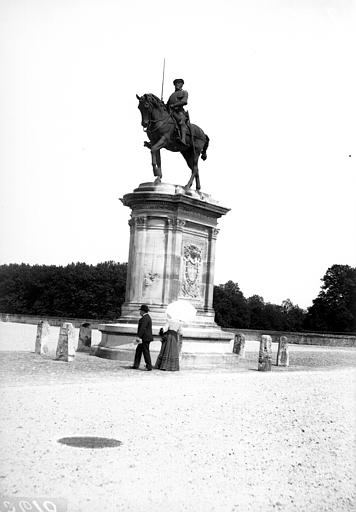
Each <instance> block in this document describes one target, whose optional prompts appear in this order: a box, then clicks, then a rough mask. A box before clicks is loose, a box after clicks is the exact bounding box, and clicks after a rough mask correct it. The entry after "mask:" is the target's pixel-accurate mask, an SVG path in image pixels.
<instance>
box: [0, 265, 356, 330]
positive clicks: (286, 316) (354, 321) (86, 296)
mask: <svg viewBox="0 0 356 512" xmlns="http://www.w3.org/2000/svg"><path fill="white" fill-rule="evenodd" d="M126 272H127V264H126V263H116V262H113V261H108V262H104V263H99V264H97V265H88V264H86V263H71V264H70V265H67V266H55V265H28V264H9V265H0V312H2V313H9V314H11V313H12V314H24V315H39V316H59V317H68V318H90V319H106V320H114V319H117V318H118V317H119V316H120V314H121V305H122V303H123V302H124V300H125V288H126ZM321 281H322V285H321V290H320V293H319V295H318V296H317V297H316V298H315V299H314V301H313V304H312V306H311V307H309V308H308V310H303V309H302V308H300V307H299V306H298V305H295V304H293V303H292V302H291V300H289V299H286V300H285V301H283V302H282V304H281V305H277V304H271V303H269V302H265V301H264V299H263V297H261V296H259V295H253V296H252V297H248V298H246V297H244V295H243V292H242V291H241V290H240V288H239V285H238V283H234V282H233V281H228V282H227V283H225V284H221V285H219V286H215V287H214V299H213V307H214V309H215V320H216V322H217V323H218V324H219V325H221V326H222V327H230V328H237V329H238V328H241V329H266V330H281V331H294V332H295V331H325V332H355V331H356V268H353V267H350V266H348V265H333V266H332V267H330V268H329V269H328V270H327V272H326V274H325V275H324V277H323V278H322V280H321Z"/></svg>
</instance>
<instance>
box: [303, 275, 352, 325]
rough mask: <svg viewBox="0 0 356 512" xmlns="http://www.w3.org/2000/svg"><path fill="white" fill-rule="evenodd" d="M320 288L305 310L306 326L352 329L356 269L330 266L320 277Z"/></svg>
mask: <svg viewBox="0 0 356 512" xmlns="http://www.w3.org/2000/svg"><path fill="white" fill-rule="evenodd" d="M322 282H323V284H322V286H321V291H320V293H319V295H318V297H317V298H316V299H315V300H313V305H312V306H311V307H310V308H309V309H308V313H307V317H306V320H305V327H306V328H307V329H314V330H319V331H334V332H355V331H356V268H353V267H350V266H349V265H333V266H332V267H330V268H328V270H327V272H326V274H325V275H324V277H323V278H322Z"/></svg>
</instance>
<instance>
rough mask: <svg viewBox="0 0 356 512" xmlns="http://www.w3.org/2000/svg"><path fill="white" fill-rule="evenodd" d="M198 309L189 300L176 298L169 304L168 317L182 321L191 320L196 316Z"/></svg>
mask: <svg viewBox="0 0 356 512" xmlns="http://www.w3.org/2000/svg"><path fill="white" fill-rule="evenodd" d="M196 313H197V310H196V309H195V307H194V306H193V305H192V304H191V303H190V302H188V301H187V300H182V299H180V300H176V301H175V302H171V303H170V304H169V305H168V306H167V310H166V314H167V318H170V319H172V320H177V321H180V322H190V321H191V320H193V319H194V318H195V315H196Z"/></svg>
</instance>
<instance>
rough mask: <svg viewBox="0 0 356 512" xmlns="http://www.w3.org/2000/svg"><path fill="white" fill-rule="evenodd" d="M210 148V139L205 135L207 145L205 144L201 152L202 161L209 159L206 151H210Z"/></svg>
mask: <svg viewBox="0 0 356 512" xmlns="http://www.w3.org/2000/svg"><path fill="white" fill-rule="evenodd" d="M208 146H209V137H208V136H207V135H205V144H204V147H203V150H202V152H201V159H202V160H206V159H207V156H206V150H207V149H208Z"/></svg>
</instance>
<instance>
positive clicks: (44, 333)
mask: <svg viewBox="0 0 356 512" xmlns="http://www.w3.org/2000/svg"><path fill="white" fill-rule="evenodd" d="M49 334H50V331H49V323H48V322H47V321H43V320H41V321H40V322H39V323H38V324H37V333H36V345H35V353H36V354H46V355H47V354H48V339H49Z"/></svg>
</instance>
